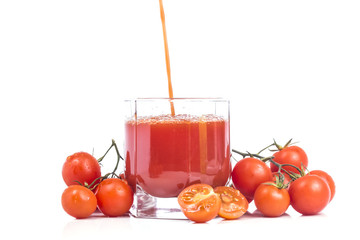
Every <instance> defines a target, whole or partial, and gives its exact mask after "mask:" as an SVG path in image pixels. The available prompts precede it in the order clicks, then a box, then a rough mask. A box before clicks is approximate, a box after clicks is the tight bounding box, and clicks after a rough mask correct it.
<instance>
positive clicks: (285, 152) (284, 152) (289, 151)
mask: <svg viewBox="0 0 360 240" xmlns="http://www.w3.org/2000/svg"><path fill="white" fill-rule="evenodd" d="M273 156H274V159H273V160H274V162H276V163H279V164H291V165H294V166H296V167H298V168H299V169H301V167H302V166H301V165H303V166H304V167H307V166H308V158H307V156H306V153H305V152H304V150H302V149H301V148H300V147H298V146H290V147H285V148H283V149H281V150H280V151H278V152H276V153H274V155H273ZM270 167H271V171H272V172H277V171H278V169H279V168H278V167H277V166H275V165H274V164H273V163H270ZM283 169H285V170H287V171H289V172H294V173H299V172H298V171H297V170H296V168H294V167H291V166H284V167H283Z"/></svg>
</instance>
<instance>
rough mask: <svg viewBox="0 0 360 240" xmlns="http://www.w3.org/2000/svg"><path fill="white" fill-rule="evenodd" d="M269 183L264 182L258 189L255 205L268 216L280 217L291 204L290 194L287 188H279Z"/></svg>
mask: <svg viewBox="0 0 360 240" xmlns="http://www.w3.org/2000/svg"><path fill="white" fill-rule="evenodd" d="M268 183H271V182H268ZM268 183H262V184H260V186H259V187H258V188H257V189H256V191H255V195H254V202H255V206H256V208H257V209H258V210H259V211H260V212H261V213H262V214H263V215H264V216H266V217H279V216H281V215H283V214H284V213H285V212H286V210H287V209H288V207H289V206H290V196H289V193H288V191H287V190H286V189H279V188H277V187H275V186H273V185H268Z"/></svg>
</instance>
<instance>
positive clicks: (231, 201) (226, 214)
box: [214, 187, 249, 220]
mask: <svg viewBox="0 0 360 240" xmlns="http://www.w3.org/2000/svg"><path fill="white" fill-rule="evenodd" d="M214 192H215V193H217V194H218V195H219V197H220V199H221V207H220V210H219V213H218V214H219V216H220V217H222V218H225V219H228V220H232V219H237V218H239V217H241V216H242V215H244V213H246V211H247V210H248V207H249V203H248V201H247V199H246V198H245V197H244V196H243V195H242V194H241V193H240V191H239V190H237V189H235V188H232V187H216V188H215V189H214Z"/></svg>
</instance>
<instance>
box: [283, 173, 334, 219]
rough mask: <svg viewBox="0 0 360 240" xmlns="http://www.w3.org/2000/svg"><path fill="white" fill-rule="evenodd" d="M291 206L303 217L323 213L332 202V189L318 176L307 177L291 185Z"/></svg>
mask: <svg viewBox="0 0 360 240" xmlns="http://www.w3.org/2000/svg"><path fill="white" fill-rule="evenodd" d="M289 195H290V202H291V206H292V207H293V208H294V209H295V210H296V211H297V212H299V213H301V214H303V215H314V214H317V213H319V212H321V211H322V210H323V209H324V208H325V207H326V205H327V204H328V203H329V200H330V196H331V193H330V188H329V185H328V184H327V183H326V181H325V180H324V179H323V178H321V177H319V176H316V175H305V176H304V177H301V178H298V179H296V180H295V181H294V182H292V183H291V185H290V188H289Z"/></svg>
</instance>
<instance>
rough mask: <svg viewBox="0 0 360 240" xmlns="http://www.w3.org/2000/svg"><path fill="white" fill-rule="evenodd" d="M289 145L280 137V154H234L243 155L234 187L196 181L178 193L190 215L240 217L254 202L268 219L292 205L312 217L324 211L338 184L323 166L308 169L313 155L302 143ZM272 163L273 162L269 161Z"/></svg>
mask: <svg viewBox="0 0 360 240" xmlns="http://www.w3.org/2000/svg"><path fill="white" fill-rule="evenodd" d="M290 143H291V140H290V141H289V142H288V143H287V144H286V145H285V146H284V147H281V146H279V145H278V144H277V143H276V142H275V141H274V143H273V144H271V145H269V146H268V147H267V148H265V149H268V148H269V147H270V146H276V147H277V149H276V152H275V153H274V154H272V155H271V156H269V157H262V156H260V155H259V154H260V153H261V152H262V151H264V150H265V149H263V150H261V151H260V152H259V153H258V154H250V153H242V152H239V151H236V150H233V151H234V152H236V153H238V154H241V155H242V156H243V159H241V160H240V161H238V162H237V163H236V165H235V166H234V168H233V171H232V174H231V177H232V182H233V186H234V188H232V187H216V188H215V189H213V188H212V187H211V186H209V185H205V184H195V185H192V186H189V187H187V188H186V189H184V190H183V191H182V192H181V193H180V195H179V196H178V202H179V205H180V207H181V209H182V211H183V213H184V215H185V216H186V217H188V218H189V219H190V220H192V221H195V222H206V221H209V220H211V219H213V218H214V217H216V216H220V217H223V218H225V219H236V218H239V217H241V216H242V215H243V214H244V213H245V212H246V211H247V209H248V206H249V203H250V202H251V201H253V200H254V203H255V206H256V208H257V209H258V210H259V211H260V212H261V213H262V214H263V215H264V216H266V217H278V216H281V215H283V214H284V213H285V212H286V211H287V209H288V208H289V206H290V205H291V206H292V207H293V208H294V209H295V210H296V211H297V212H299V213H301V214H304V215H313V214H317V213H319V212H320V211H322V210H323V209H324V208H325V207H326V206H327V204H328V203H329V202H330V201H331V200H332V199H333V197H334V194H335V183H334V180H333V179H332V178H331V176H330V175H329V174H327V173H326V172H324V171H321V170H314V171H310V172H305V171H307V166H308V158H307V155H306V153H305V151H304V150H303V149H302V148H300V147H298V146H290V145H291V144H290ZM267 162H270V164H267Z"/></svg>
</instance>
